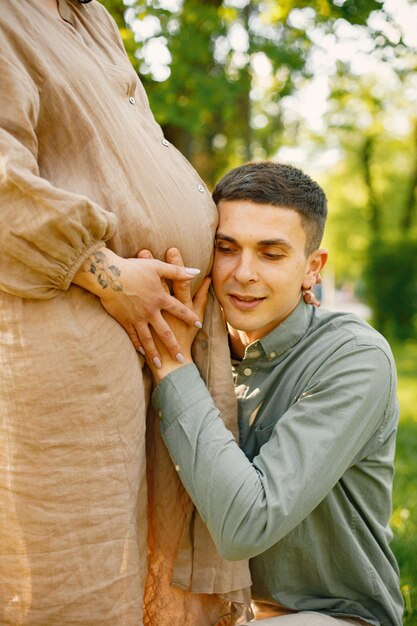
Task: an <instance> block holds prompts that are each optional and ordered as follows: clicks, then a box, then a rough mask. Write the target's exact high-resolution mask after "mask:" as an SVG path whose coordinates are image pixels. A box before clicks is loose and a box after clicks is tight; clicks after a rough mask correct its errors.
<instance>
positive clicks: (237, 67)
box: [102, 0, 381, 184]
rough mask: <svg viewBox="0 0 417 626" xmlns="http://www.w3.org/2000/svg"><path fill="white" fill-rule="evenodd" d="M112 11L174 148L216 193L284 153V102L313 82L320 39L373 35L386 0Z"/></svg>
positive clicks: (151, 3)
mask: <svg viewBox="0 0 417 626" xmlns="http://www.w3.org/2000/svg"><path fill="white" fill-rule="evenodd" d="M102 1H103V4H105V5H106V6H107V8H108V9H109V10H110V11H111V12H112V14H113V15H114V17H115V18H116V20H117V22H118V25H119V27H120V28H121V32H122V36H123V39H124V42H125V45H126V48H127V50H128V53H129V54H130V56H131V59H132V61H133V63H134V65H135V67H136V68H137V70H138V72H139V74H140V76H141V79H142V80H143V82H144V83H145V88H146V89H147V92H148V95H149V99H150V102H151V108H152V110H153V112H154V114H155V116H156V118H157V120H158V122H159V123H160V124H161V125H162V127H163V128H164V132H165V134H166V136H167V138H168V139H169V140H171V141H172V143H174V145H176V146H177V147H178V148H179V149H180V150H181V151H182V152H183V154H184V155H185V156H186V157H187V158H188V159H189V160H190V161H191V162H192V163H193V164H194V165H195V167H196V168H197V169H198V170H199V172H200V174H201V175H202V176H203V178H204V179H205V180H206V181H207V182H208V183H209V184H213V182H214V181H215V180H216V178H218V176H219V175H220V174H221V173H223V172H224V170H225V169H226V168H228V167H230V166H234V165H236V164H237V163H239V162H242V161H245V160H249V159H251V158H262V157H269V156H271V155H273V154H274V153H275V152H276V150H277V149H278V148H279V147H280V145H281V144H282V129H283V121H282V107H281V101H282V98H283V97H284V96H287V95H289V94H290V93H292V92H293V91H294V90H295V89H296V86H297V83H298V81H299V80H300V79H301V78H302V77H306V76H309V75H310V68H309V65H308V60H309V55H310V53H311V51H312V49H313V48H314V42H313V38H312V33H313V32H314V31H315V29H316V28H317V27H320V29H321V30H322V32H323V33H324V32H332V30H333V26H334V24H335V22H336V21H337V20H340V19H343V20H346V21H347V22H349V23H352V24H358V25H365V24H366V21H367V19H368V17H369V15H370V13H371V12H372V11H376V10H381V1H379V0H345V1H344V2H341V1H340V0H312V1H310V2H307V1H306V0H283V1H282V2H279V3H278V2H276V0H262V1H261V0H252V1H249V0H148V1H147V2H146V3H145V2H143V1H142V0H140V1H138V2H128V5H129V6H128V7H124V5H123V3H122V0H102ZM157 56H159V58H163V57H164V56H165V63H164V62H160V63H159V64H158V63H157V62H156V60H155V59H156V57H157Z"/></svg>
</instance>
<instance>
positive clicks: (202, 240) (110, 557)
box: [0, 0, 249, 626]
mask: <svg viewBox="0 0 417 626" xmlns="http://www.w3.org/2000/svg"><path fill="white" fill-rule="evenodd" d="M0 57H1V58H0V88H1V94H2V101H1V107H0V250H1V254H0V308H1V321H0V624H1V626H6V625H13V626H15V625H16V624H21V625H24V626H70V625H71V626H76V625H78V626H140V625H141V624H142V623H143V621H145V623H146V624H149V625H152V626H164V624H165V623H168V624H170V626H175V625H177V626H184V625H185V624H186V623H187V620H188V619H194V617H195V616H196V615H197V618H196V620H198V621H199V620H200V616H201V614H202V613H203V617H202V618H201V621H200V623H201V624H202V625H204V624H207V625H209V624H211V623H213V622H215V621H216V620H217V619H218V618H219V617H220V616H222V615H224V614H225V613H228V612H232V611H233V605H232V604H231V603H233V602H235V601H236V603H237V604H238V605H239V606H240V607H241V606H242V604H243V597H242V594H241V593H240V591H239V590H240V589H244V588H245V587H247V586H248V584H249V573H248V572H247V564H245V563H242V564H232V565H233V566H232V567H231V564H230V563H227V562H226V563H223V562H221V560H220V559H218V558H217V557H216V559H217V560H216V562H215V563H214V562H213V559H212V558H211V557H212V555H213V558H214V552H215V551H214V550H212V549H211V548H210V545H209V544H208V543H207V542H206V541H205V542H204V546H203V547H202V548H201V550H200V551H199V552H198V554H197V555H195V558H194V561H193V562H192V564H191V565H189V567H188V569H187V570H186V571H185V572H184V570H183V569H182V570H181V568H180V567H179V568H176V578H175V581H176V583H177V588H176V589H171V588H170V587H169V585H168V581H170V580H171V574H172V570H173V567H174V563H176V562H177V561H178V560H179V562H180V563H181V559H183V558H184V553H185V554H187V555H188V553H189V552H191V551H192V549H193V547H194V546H190V545H188V546H184V545H183V544H182V543H181V537H182V535H183V534H184V533H185V534H187V532H188V533H190V532H194V531H195V528H196V527H198V528H199V526H198V516H197V515H196V516H192V509H191V503H190V501H189V498H188V496H187V494H186V493H184V490H183V489H182V487H181V485H179V481H178V479H177V476H176V473H175V470H174V468H172V467H171V465H170V464H169V465H168V461H169V460H168V459H167V462H166V463H165V458H164V457H163V456H162V455H160V456H159V457H158V459H157V463H154V462H152V464H151V468H150V470H151V471H150V483H149V489H148V494H149V501H148V498H147V489H146V462H145V418H146V412H147V407H148V400H149V391H150V382H151V381H150V376H149V373H148V372H147V370H146V369H144V360H143V358H142V356H141V355H140V354H138V353H137V351H136V350H138V351H143V350H144V349H146V351H147V353H148V354H149V355H150V357H151V358H152V359H153V361H154V364H155V365H156V366H157V365H159V360H160V355H159V354H158V353H157V351H156V350H155V347H154V345H153V340H152V338H151V335H150V331H149V328H150V327H152V328H153V329H154V330H155V331H156V333H157V334H158V335H159V336H160V337H162V338H163V340H164V341H165V343H166V345H167V346H168V348H169V351H170V354H171V355H172V357H173V358H177V359H179V360H182V355H181V347H180V345H179V343H178V341H177V340H176V338H175V336H174V335H173V333H172V331H170V329H169V327H168V326H167V324H166V322H165V321H164V319H163V317H162V315H161V311H171V312H172V313H173V314H174V315H178V316H179V317H181V318H182V319H184V320H186V322H187V323H189V324H190V325H194V324H195V323H197V324H199V325H200V326H201V324H200V323H199V320H198V318H197V316H196V315H195V314H194V313H193V312H191V311H190V310H189V309H187V308H186V307H184V305H183V304H182V303H181V302H178V301H177V300H176V299H175V298H174V297H172V296H170V295H169V294H167V293H165V290H164V287H163V285H162V282H161V279H162V278H174V277H182V279H183V280H184V281H189V280H190V279H192V278H193V277H195V276H196V274H198V273H199V271H200V272H201V273H202V274H204V273H207V272H208V271H209V269H210V264H211V258H212V239H213V236H214V231H215V227H216V223H217V211H216V207H215V205H214V203H213V202H212V199H211V198H210V195H209V194H208V193H207V189H206V187H205V186H204V184H203V183H202V181H201V180H200V178H199V177H198V175H197V173H196V172H195V171H194V170H193V169H192V168H191V167H190V165H189V164H188V163H187V162H186V161H185V159H184V158H183V157H182V155H180V154H179V153H178V151H177V150H175V148H174V147H173V146H172V145H171V144H170V143H169V142H168V141H167V140H166V139H165V138H164V136H163V133H162V131H161V128H160V127H159V126H158V125H157V124H156V122H155V120H154V118H153V116H152V113H151V111H150V109H149V104H148V100H147V97H146V94H145V92H144V90H143V87H142V85H141V83H140V81H139V79H138V77H137V75H136V73H135V71H134V70H133V68H132V67H131V65H130V63H129V60H128V58H127V56H126V54H125V51H124V49H123V44H122V41H121V39H120V35H119V31H118V29H117V27H116V25H115V23H114V21H113V20H112V18H111V17H110V15H109V14H108V13H107V11H106V10H105V9H104V7H103V6H102V5H101V4H100V3H99V2H96V1H95V0H93V1H92V2H78V1H77V0H59V2H58V1H57V0H21V1H19V2H16V1H15V0H2V2H1V11H0ZM173 245H175V246H179V247H181V249H183V250H185V251H186V253H185V254H186V262H187V264H188V265H190V266H191V271H188V270H186V271H184V269H183V268H175V267H170V266H169V265H167V264H165V263H163V262H162V261H161V260H158V259H161V258H162V257H163V255H164V253H165V250H166V249H167V248H168V247H170V246H173ZM141 246H147V247H150V248H151V249H152V250H154V252H155V257H157V258H156V259H155V260H150V261H148V260H141V259H137V258H136V255H137V252H138V250H139V249H140V247H141ZM196 287H197V285H195V286H194V288H196ZM210 307H211V308H210V310H211V314H210V315H209V318H210V319H208V320H207V321H206V324H208V325H209V326H210V328H212V329H213V330H214V337H215V340H214V341H212V342H211V343H210V346H209V347H208V349H206V350H201V351H200V355H199V357H198V360H199V362H200V365H201V366H202V367H203V368H205V369H206V370H207V371H209V372H210V380H211V381H212V384H213V393H216V392H217V395H218V398H217V402H219V403H220V404H222V406H223V407H224V415H225V417H226V416H227V417H226V419H228V420H230V423H231V424H232V423H233V417H234V413H233V409H234V402H235V400H234V397H233V383H232V378H231V376H230V380H229V377H228V373H229V371H230V368H229V367H228V364H227V343H226V336H225V333H224V328H223V326H222V323H221V317H220V309H219V307H218V305H217V304H216V302H215V301H211V304H210ZM135 348H136V350H135ZM213 363H216V364H220V366H221V364H222V363H223V369H224V371H223V372H222V371H221V370H219V369H217V371H214V367H213V366H212V365H213ZM216 377H218V378H219V384H217V383H216ZM159 446H160V447H161V448H163V450H164V452H165V449H164V447H163V444H162V443H161V444H159V441H158V440H157V438H156V437H155V445H154V446H153V452H154V453H155V450H159ZM153 461H154V459H153ZM159 482H161V483H163V484H162V487H161V488H160V484H159ZM160 496H162V498H160ZM174 500H177V501H178V500H180V501H181V504H182V506H181V508H180V510H179V511H178V512H177V513H176V515H175V517H174V516H171V517H170V515H169V505H167V502H168V503H169V502H172V501H174ZM148 502H149V504H150V506H149V507H148ZM162 509H163V510H164V513H165V517H164V516H163V515H162V514H161V510H162ZM167 513H168V514H167ZM191 517H192V519H191ZM148 519H149V520H150V530H151V534H152V541H153V548H154V549H153V551H152V554H151V557H150V560H149V561H147V552H148V546H147V522H148ZM155 519H157V521H158V524H156V523H155ZM201 526H202V524H201ZM200 530H201V532H200V534H201V535H203V534H204V532H203V531H204V530H205V529H204V528H201V529H200ZM187 550H188V551H187ZM177 553H178V559H177ZM178 572H179V574H178ZM217 574H218V575H219V577H220V575H222V577H221V581H219V579H218V578H216V575H217ZM145 579H147V581H148V582H147V585H146V588H147V592H146V597H147V601H146V616H145V618H144V620H143V619H142V603H143V595H144V588H145ZM236 581H237V582H236ZM179 587H180V588H179ZM188 590H191V591H194V592H196V593H195V594H188V593H187V591H188ZM156 591H157V593H156ZM230 593H232V596H233V597H231V596H230ZM220 595H221V597H220ZM243 595H244V594H243ZM173 605H175V620H177V621H175V620H174V621H173V620H172V619H171V618H170V616H172V613H173V610H174V609H173V608H172V606H173ZM180 605H181V608H179V607H180Z"/></svg>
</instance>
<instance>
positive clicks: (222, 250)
mask: <svg viewBox="0 0 417 626" xmlns="http://www.w3.org/2000/svg"><path fill="white" fill-rule="evenodd" d="M216 250H217V251H218V252H220V253H221V254H232V253H233V248H231V247H230V246H226V245H224V244H221V243H216Z"/></svg>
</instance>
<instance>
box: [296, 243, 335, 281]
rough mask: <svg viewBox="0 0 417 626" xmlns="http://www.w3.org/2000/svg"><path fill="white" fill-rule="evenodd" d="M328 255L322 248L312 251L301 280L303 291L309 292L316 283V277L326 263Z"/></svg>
mask: <svg viewBox="0 0 417 626" xmlns="http://www.w3.org/2000/svg"><path fill="white" fill-rule="evenodd" d="M328 256H329V253H328V252H327V250H324V249H323V248H318V249H317V250H314V251H313V252H312V253H311V254H310V255H309V257H308V260H307V270H306V275H305V277H304V280H303V285H302V287H303V289H304V290H309V289H311V288H312V287H313V285H315V284H316V282H317V276H318V275H319V274H320V272H321V271H322V269H323V267H324V266H325V265H326V263H327V258H328Z"/></svg>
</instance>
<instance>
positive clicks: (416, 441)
mask: <svg viewBox="0 0 417 626" xmlns="http://www.w3.org/2000/svg"><path fill="white" fill-rule="evenodd" d="M392 347H393V352H394V356H395V361H396V363H397V370H398V397H399V401H400V409H401V419H400V426H399V429H398V438H397V454H396V463H395V466H396V475H395V482H394V503H393V513H392V518H391V526H392V529H393V531H394V540H393V543H392V549H393V551H394V553H395V555H396V557H397V560H398V564H399V566H400V571H401V590H402V593H403V596H404V603H405V613H404V621H403V624H404V625H406V626H417V488H416V485H417V341H407V342H404V343H402V344H394V345H393V346H392Z"/></svg>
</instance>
